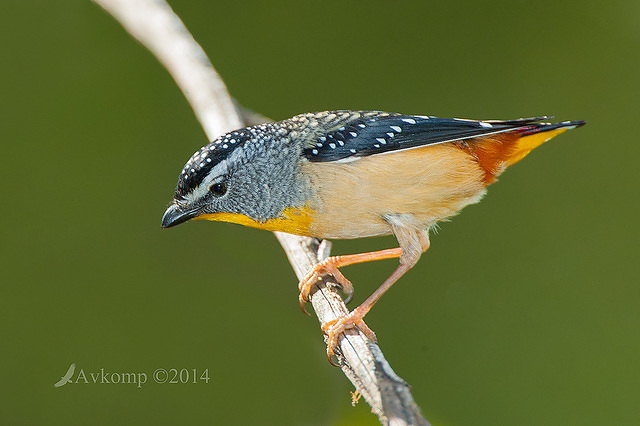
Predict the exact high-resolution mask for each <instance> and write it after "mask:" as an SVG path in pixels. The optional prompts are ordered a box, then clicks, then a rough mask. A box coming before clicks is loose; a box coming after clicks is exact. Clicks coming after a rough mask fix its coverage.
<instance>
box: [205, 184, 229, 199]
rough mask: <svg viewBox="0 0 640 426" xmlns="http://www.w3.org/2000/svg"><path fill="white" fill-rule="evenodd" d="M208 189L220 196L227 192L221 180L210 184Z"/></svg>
mask: <svg viewBox="0 0 640 426" xmlns="http://www.w3.org/2000/svg"><path fill="white" fill-rule="evenodd" d="M209 191H211V192H212V193H213V195H215V196H216V197H220V196H222V195H224V194H225V193H226V192H227V185H226V184H225V183H223V182H221V183H214V184H213V185H211V188H209Z"/></svg>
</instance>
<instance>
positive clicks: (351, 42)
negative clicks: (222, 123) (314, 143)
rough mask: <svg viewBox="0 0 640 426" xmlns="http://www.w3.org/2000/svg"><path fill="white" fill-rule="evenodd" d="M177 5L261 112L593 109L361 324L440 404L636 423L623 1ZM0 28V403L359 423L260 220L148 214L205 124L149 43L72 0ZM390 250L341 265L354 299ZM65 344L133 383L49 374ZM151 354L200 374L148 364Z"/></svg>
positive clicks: (64, 417)
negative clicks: (175, 221)
mask: <svg viewBox="0 0 640 426" xmlns="http://www.w3.org/2000/svg"><path fill="white" fill-rule="evenodd" d="M171 3H172V6H173V7H174V9H175V10H176V12H177V13H178V14H179V15H180V16H181V18H182V19H183V21H184V22H185V24H186V25H187V27H188V28H189V29H190V30H191V31H192V33H193V34H194V36H195V38H196V39H197V40H198V41H199V42H200V43H201V44H202V45H203V47H204V49H205V50H206V52H207V53H208V54H209V56H210V58H211V60H212V62H213V63H214V65H215V66H216V68H217V69H218V71H219V72H220V74H221V75H222V77H223V78H224V79H225V81H226V83H227V85H228V87H229V90H230V91H231V93H232V94H233V95H234V96H235V97H236V98H237V99H238V100H239V101H240V102H242V103H243V104H244V105H246V106H248V107H250V108H253V109H255V110H256V111H259V112H261V113H263V114H265V115H267V116H269V117H271V118H274V119H283V118H286V117H289V116H291V115H294V114H296V113H299V112H306V111H315V110H323V109H334V108H362V109H382V110H388V111H399V112H404V113H416V114H430V115H437V116H443V117H450V116H453V117H466V118H478V119H509V118H517V117H523V116H535V115H544V114H548V115H555V116H556V118H557V119H558V120H570V119H585V120H587V121H588V125H587V126H586V127H584V128H581V129H579V130H574V131H571V132H568V133H565V134H563V135H562V136H560V137H558V138H557V139H554V140H553V142H551V143H549V144H547V145H545V146H543V147H542V148H540V149H538V150H537V151H536V152H535V153H533V154H532V155H531V156H529V157H528V158H526V160H525V161H523V162H521V163H519V164H518V165H517V166H515V167H513V168H512V169H510V170H509V171H508V172H507V173H505V174H504V175H503V176H502V178H501V180H500V182H499V183H498V184H496V185H494V186H492V187H491V188H490V191H489V195H488V196H487V197H486V198H485V200H484V201H483V202H482V203H481V204H479V205H476V206H472V207H469V208H467V209H466V210H465V211H464V212H463V213H462V214H461V215H460V216H459V217H457V218H455V219H454V220H453V221H452V222H450V223H445V224H443V226H442V229H441V231H440V232H439V234H438V235H436V236H434V237H433V238H432V248H431V249H430V250H429V252H428V254H427V255H425V256H424V257H423V258H422V260H421V262H420V263H419V264H418V266H417V267H416V268H415V269H413V270H412V271H411V272H410V273H409V274H408V275H407V276H406V277H404V278H403V279H402V280H401V282H400V283H398V284H397V286H395V287H394V288H393V289H392V291H390V292H389V293H388V294H387V295H386V296H385V297H384V298H383V299H382V301H381V302H380V303H379V304H378V305H377V306H376V308H375V309H374V310H373V311H372V313H371V314H370V315H369V316H368V317H367V318H368V324H369V325H370V326H371V327H372V328H373V329H374V330H376V332H377V333H378V336H379V341H380V344H381V347H382V349H383V350H384V351H385V354H386V355H387V357H388V359H389V360H390V362H391V364H392V365H393V367H394V368H395V370H396V372H397V373H398V374H400V375H401V376H402V377H403V378H405V379H406V380H407V381H408V382H409V383H411V385H412V386H413V389H414V395H415V397H416V399H417V401H418V403H419V404H420V405H421V407H422V409H423V412H424V414H425V415H426V417H427V418H428V419H429V420H430V421H431V422H433V424H435V425H440V424H444V425H498V424H500V425H540V424H544V425H587V424H593V425H595V424H615V425H632V424H640V408H639V406H640V404H639V402H640V363H639V360H640V357H639V355H640V339H639V338H640V333H639V332H638V331H639V326H638V325H639V323H640V310H639V309H638V306H639V304H640V286H639V281H640V280H639V279H638V273H639V272H640V271H639V267H638V260H637V256H638V253H639V250H638V234H639V230H640V225H639V224H638V217H639V213H640V209H639V201H638V195H639V191H638V183H639V182H638V181H639V178H640V173H639V172H638V165H637V161H638V156H639V155H640V147H639V144H638V142H637V141H636V138H637V136H636V133H637V131H636V127H635V126H636V124H637V122H638V117H637V113H638V112H637V106H638V95H639V94H640V93H639V92H640V83H639V81H640V80H639V79H638V75H639V73H640V25H639V22H640V3H638V2H637V1H633V0H628V1H612V2H607V3H606V6H605V4H604V3H601V2H584V1H577V0H575V1H562V2H557V1H544V0H543V1H537V2H531V1H483V2H471V1H468V2H431V1H421V2H418V1H398V2H387V1H369V2H364V1H346V2H338V1H326V2H276V1H269V2H253V3H246V2H241V1H239V2H230V1H221V2H212V1H207V0H181V1H177V0H176V1H173V2H171ZM0 31H1V32H2V33H3V37H2V40H3V43H2V47H0V49H1V52H2V61H3V66H2V68H1V69H0V77H1V79H0V81H1V83H0V84H1V85H2V94H3V95H2V99H3V102H2V103H0V117H1V118H0V122H1V123H2V124H0V135H1V141H2V143H1V148H2V153H1V154H0V173H1V175H2V181H3V182H4V183H5V187H4V188H5V189H4V191H3V193H4V196H3V197H2V198H3V199H4V202H3V207H2V216H1V218H2V226H1V227H0V238H1V241H2V246H1V247H2V254H1V257H0V262H1V265H0V266H1V275H0V280H1V281H2V284H1V287H0V289H1V292H2V296H1V299H0V308H1V312H2V321H1V322H0V336H1V338H2V341H1V342H2V343H1V344H2V351H1V352H0V357H1V358H0V359H1V361H2V362H1V365H2V367H1V368H2V370H1V372H0V377H2V382H3V383H2V386H0V400H1V401H2V409H1V410H0V423H2V424H25V425H26V424H29V425H31V424H50V425H54V424H95V425H100V424H105V425H109V424H158V425H160V424H278V425H280V424H292V425H293V424H295V425H301V424H308V425H330V424H345V425H346V424H376V418H375V417H374V416H372V415H371V414H369V412H368V406H367V405H366V404H365V403H363V402H361V403H360V404H359V405H358V406H357V407H356V408H352V407H351V406H350V397H349V391H350V390H351V386H350V384H349V383H348V382H347V380H346V379H345V378H344V377H343V375H342V374H341V372H340V371H339V370H337V369H335V368H332V367H331V366H329V364H328V363H327V362H326V360H325V359H324V345H323V342H322V338H321V335H320V331H319V328H318V324H317V322H316V321H315V320H314V319H313V318H309V317H305V316H303V315H301V314H300V311H299V309H298V306H297V286H296V280H295V277H294V275H293V273H292V271H291V269H290V267H289V265H288V263H287V261H286V258H285V256H284V254H283V252H282V251H281V249H280V248H279V246H278V244H277V242H276V240H275V239H274V237H273V236H272V235H271V234H270V233H268V232H263V231H257V230H253V229H248V228H243V227H240V226H236V225H229V224H220V223H208V222H196V223H190V224H187V225H183V226H181V227H179V228H176V229H171V230H168V231H162V230H161V229H160V218H161V216H162V213H163V212H164V209H165V207H166V206H167V205H168V203H169V201H170V200H171V197H172V194H173V188H174V185H175V180H176V177H177V175H178V173H179V171H180V170H181V168H182V166H183V164H184V162H185V161H186V160H187V159H188V158H189V156H190V155H191V154H192V153H193V152H194V151H195V150H196V149H198V148H199V147H200V146H202V145H204V144H205V143H206V142H207V141H206V140H205V137H204V136H203V132H202V130H201V129H200V127H199V125H198V123H197V121H196V120H195V118H194V117H193V115H192V112H191V110H190V109H189V107H188V105H187V103H186V102H185V100H184V98H183V96H182V95H181V93H180V92H179V91H178V89H177V88H176V86H175V85H174V83H173V81H172V80H171V78H170V77H169V76H168V74H167V73H166V71H165V70H164V69H163V68H162V67H161V66H160V65H159V64H158V63H157V62H156V60H155V59H154V58H153V57H152V56H151V55H150V54H149V53H148V52H147V51H146V50H145V49H144V48H143V47H142V46H140V45H139V44H138V43H137V42H135V41H134V40H133V39H132V38H131V37H130V36H128V35H127V34H126V33H125V32H124V31H123V29H122V28H121V27H120V25H119V24H118V23H116V22H115V21H114V20H113V19H112V18H111V17H110V16H108V15H107V14H106V13H104V12H103V11H102V10H101V9H99V8H98V7H97V6H96V5H94V4H92V3H90V2H88V1H67V2H64V1H58V2H50V1H44V0H40V1H33V0H32V1H21V0H5V2H4V3H3V12H2V14H0ZM394 244H395V242H394V240H393V238H381V239H367V240H358V241H337V242H335V244H334V250H333V252H334V253H352V252H357V251H363V250H372V249H377V248H384V247H390V246H393V245H394ZM394 267H395V263H394V262H393V261H387V262H378V263H375V264H368V265H361V266H354V267H350V268H348V269H346V270H345V273H346V274H347V276H348V277H350V278H351V279H353V280H354V281H355V283H356V302H359V301H361V300H363V298H364V297H365V296H366V295H368V294H370V293H371V292H372V291H373V290H374V289H375V288H376V287H377V285H378V284H379V283H380V282H381V281H382V280H383V279H384V278H385V277H386V276H387V275H388V274H389V273H390V272H391V271H392V269H393V268H394ZM72 362H73V363H76V364H77V370H76V373H78V371H79V370H80V369H83V370H84V372H85V374H87V376H88V375H89V373H90V372H94V373H95V372H98V373H99V372H100V369H102V368H103V369H105V371H107V372H119V373H123V372H145V373H147V374H148V375H149V382H148V383H146V384H144V385H143V386H141V388H137V387H136V386H135V385H123V384H69V385H67V386H64V387H61V388H58V389H55V388H54V387H53V384H54V383H55V382H56V381H57V380H58V379H59V378H60V376H62V375H63V374H64V373H65V371H66V370H67V368H68V366H69V365H70V364H71V363H72ZM157 368H165V369H167V370H168V369H171V368H175V369H178V370H179V369H182V368H186V369H189V370H191V369H194V368H195V369H197V370H198V371H203V370H204V369H208V370H209V374H210V377H211V380H210V381H209V383H204V382H199V383H197V384H164V385H160V384H155V383H152V379H151V377H150V375H151V374H152V372H153V371H154V370H155V369H157Z"/></svg>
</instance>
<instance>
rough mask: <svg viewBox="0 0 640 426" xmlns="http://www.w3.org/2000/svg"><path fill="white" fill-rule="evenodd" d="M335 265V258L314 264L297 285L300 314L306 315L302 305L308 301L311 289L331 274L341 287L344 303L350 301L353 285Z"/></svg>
mask: <svg viewBox="0 0 640 426" xmlns="http://www.w3.org/2000/svg"><path fill="white" fill-rule="evenodd" d="M336 263H337V261H336V259H335V258H332V257H328V258H326V259H325V260H323V261H322V262H319V263H317V264H315V265H314V266H313V268H311V269H310V270H309V272H307V275H305V277H304V278H303V279H302V280H301V281H300V283H299V284H298V289H299V290H300V294H299V296H298V300H299V301H300V309H302V312H304V313H305V314H308V312H307V310H306V309H305V307H304V304H305V303H307V302H309V301H310V298H309V296H310V294H311V288H312V287H313V286H314V285H315V284H316V282H317V281H318V280H319V279H321V278H322V276H323V275H325V274H331V275H332V276H333V277H334V278H335V279H336V281H337V283H338V284H339V285H340V286H341V287H342V292H343V293H344V294H345V295H346V299H345V303H349V301H350V300H351V298H352V296H353V284H351V281H349V280H348V279H347V278H346V277H345V276H344V275H343V274H342V272H340V270H339V269H338V268H339V266H338V265H337V264H336Z"/></svg>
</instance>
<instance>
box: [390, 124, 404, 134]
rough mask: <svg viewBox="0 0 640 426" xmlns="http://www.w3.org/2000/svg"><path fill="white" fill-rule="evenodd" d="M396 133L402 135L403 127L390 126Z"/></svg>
mask: <svg viewBox="0 0 640 426" xmlns="http://www.w3.org/2000/svg"><path fill="white" fill-rule="evenodd" d="M390 127H391V129H392V130H393V131H394V132H398V133H400V132H401V131H402V127H400V126H390Z"/></svg>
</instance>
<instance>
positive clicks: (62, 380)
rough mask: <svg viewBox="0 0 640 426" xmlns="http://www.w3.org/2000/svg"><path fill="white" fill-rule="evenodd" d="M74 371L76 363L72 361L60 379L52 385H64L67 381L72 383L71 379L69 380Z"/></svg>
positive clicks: (57, 386)
mask: <svg viewBox="0 0 640 426" xmlns="http://www.w3.org/2000/svg"><path fill="white" fill-rule="evenodd" d="M74 371H76V364H75V363H72V364H71V365H70V366H69V368H68V369H67V372H66V373H65V374H64V376H62V377H60V380H58V381H57V382H56V383H55V384H54V385H53V387H55V388H59V387H60V386H64V385H66V384H67V383H73V380H71V377H73V372H74Z"/></svg>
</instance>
